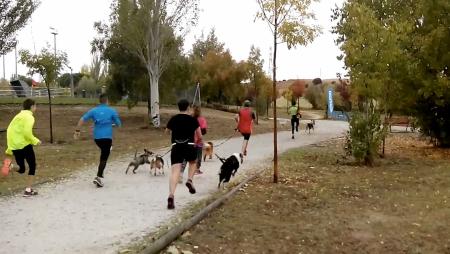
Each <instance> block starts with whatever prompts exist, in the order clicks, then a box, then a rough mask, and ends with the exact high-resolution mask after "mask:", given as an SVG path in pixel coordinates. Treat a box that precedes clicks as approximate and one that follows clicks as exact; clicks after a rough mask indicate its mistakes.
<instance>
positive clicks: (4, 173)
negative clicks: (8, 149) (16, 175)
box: [2, 159, 11, 176]
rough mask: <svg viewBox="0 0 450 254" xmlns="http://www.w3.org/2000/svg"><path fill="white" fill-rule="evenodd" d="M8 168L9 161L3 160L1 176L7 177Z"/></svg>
mask: <svg viewBox="0 0 450 254" xmlns="http://www.w3.org/2000/svg"><path fill="white" fill-rule="evenodd" d="M10 166H11V159H4V160H3V167H2V175H3V176H7V175H8V174H9V169H10Z"/></svg>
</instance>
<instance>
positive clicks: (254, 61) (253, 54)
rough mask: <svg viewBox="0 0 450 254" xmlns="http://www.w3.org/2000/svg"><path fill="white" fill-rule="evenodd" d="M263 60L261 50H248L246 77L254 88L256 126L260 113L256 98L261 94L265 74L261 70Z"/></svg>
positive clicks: (255, 48) (252, 48)
mask: <svg viewBox="0 0 450 254" xmlns="http://www.w3.org/2000/svg"><path fill="white" fill-rule="evenodd" d="M263 65H264V60H263V59H261V50H260V49H259V48H257V47H255V46H254V45H252V46H251V48H250V54H249V56H248V58H247V68H248V70H247V71H248V76H249V80H250V85H252V86H253V88H254V102H255V106H256V107H255V109H256V124H258V118H259V115H260V111H259V108H260V107H258V104H259V103H258V98H259V95H260V93H261V91H260V90H261V86H262V85H263V84H264V81H265V80H264V79H265V78H266V77H265V73H264V70H263Z"/></svg>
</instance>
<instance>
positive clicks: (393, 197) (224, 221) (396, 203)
mask: <svg viewBox="0 0 450 254" xmlns="http://www.w3.org/2000/svg"><path fill="white" fill-rule="evenodd" d="M342 143H343V141H342V140H334V141H330V142H325V143H322V144H320V145H317V146H309V147H305V148H301V149H296V150H292V151H290V152H288V153H286V154H285V155H283V156H282V158H281V162H280V172H281V177H280V179H281V181H280V183H279V184H273V183H271V172H266V174H265V175H264V176H263V177H261V178H258V179H257V180H255V181H254V182H252V183H250V184H249V186H248V187H247V188H246V189H245V191H243V192H240V193H239V194H238V195H237V196H235V198H234V199H232V200H230V201H229V202H228V203H227V204H225V205H224V206H223V207H221V208H220V209H218V210H217V211H215V212H213V213H212V214H211V215H210V216H209V217H208V218H207V219H205V220H204V221H202V222H201V223H200V224H199V225H197V226H195V227H194V228H193V229H192V230H191V231H190V232H189V233H187V234H185V236H184V237H182V238H180V239H179V240H177V241H176V242H174V243H173V246H175V247H177V248H178V249H179V250H183V251H191V252H192V253H450V237H449V236H450V205H449V202H450V200H449V198H450V180H449V179H450V160H449V158H450V156H449V155H450V152H449V151H445V150H439V149H435V148H432V147H430V146H428V145H427V144H425V143H423V142H422V141H420V140H418V139H417V137H416V136H414V135H411V134H398V135H397V134H396V135H392V136H391V137H390V138H389V140H388V148H389V149H388V154H387V157H386V159H383V160H380V161H379V163H378V165H377V166H376V167H375V168H366V167H362V166H355V165H353V163H347V160H344V159H343V155H342Z"/></svg>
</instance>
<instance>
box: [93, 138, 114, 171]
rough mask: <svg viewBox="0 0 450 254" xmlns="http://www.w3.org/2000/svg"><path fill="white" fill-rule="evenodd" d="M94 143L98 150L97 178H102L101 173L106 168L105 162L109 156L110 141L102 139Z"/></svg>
mask: <svg viewBox="0 0 450 254" xmlns="http://www.w3.org/2000/svg"><path fill="white" fill-rule="evenodd" d="M95 143H96V144H97V146H98V147H99V148H100V151H101V154H100V164H98V171H97V176H98V177H103V171H104V170H105V167H106V162H107V161H108V157H109V154H110V153H111V146H112V139H109V138H102V139H96V140H95Z"/></svg>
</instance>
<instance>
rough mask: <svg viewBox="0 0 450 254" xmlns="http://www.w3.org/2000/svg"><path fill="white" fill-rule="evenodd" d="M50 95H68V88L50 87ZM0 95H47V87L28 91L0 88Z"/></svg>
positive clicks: (13, 96) (35, 96)
mask: <svg viewBox="0 0 450 254" xmlns="http://www.w3.org/2000/svg"><path fill="white" fill-rule="evenodd" d="M50 95H51V96H52V97H70V88H51V89H50ZM0 97H12V98H15V97H34V98H39V97H48V91H47V88H32V89H30V90H28V91H26V90H22V91H17V90H13V89H11V90H6V89H5V90H0Z"/></svg>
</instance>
